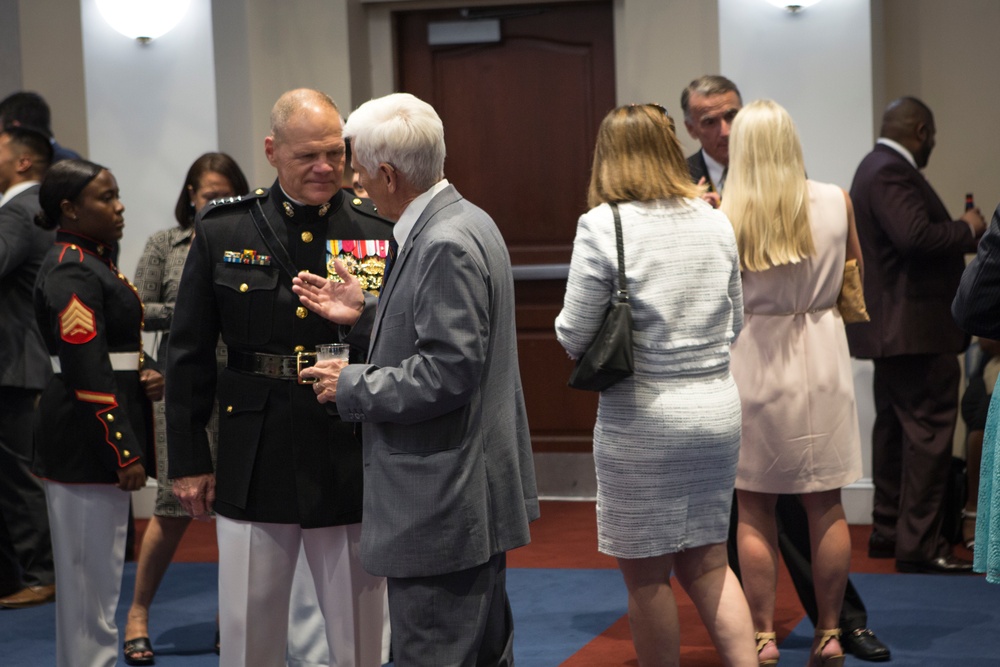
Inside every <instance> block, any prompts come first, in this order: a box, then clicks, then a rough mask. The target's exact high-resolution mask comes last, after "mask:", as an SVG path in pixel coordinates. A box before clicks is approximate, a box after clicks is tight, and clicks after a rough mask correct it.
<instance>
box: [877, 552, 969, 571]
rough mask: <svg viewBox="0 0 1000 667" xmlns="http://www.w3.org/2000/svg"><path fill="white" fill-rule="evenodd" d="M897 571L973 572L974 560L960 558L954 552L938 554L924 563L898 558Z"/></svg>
mask: <svg viewBox="0 0 1000 667" xmlns="http://www.w3.org/2000/svg"><path fill="white" fill-rule="evenodd" d="M896 571H897V572H919V573H923V574H969V573H971V572H972V561H968V560H965V559H964V558H959V557H958V556H955V555H953V554H948V555H947V556H938V557H937V558H933V559H931V560H929V561H926V562H923V563H920V562H913V561H906V560H897V561H896Z"/></svg>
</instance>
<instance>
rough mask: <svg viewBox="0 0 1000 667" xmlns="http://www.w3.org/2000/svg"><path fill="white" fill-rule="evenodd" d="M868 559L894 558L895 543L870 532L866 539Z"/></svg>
mask: <svg viewBox="0 0 1000 667" xmlns="http://www.w3.org/2000/svg"><path fill="white" fill-rule="evenodd" d="M868 557H869V558H895V557H896V543H895V542H893V541H892V540H890V539H888V538H885V537H882V536H881V535H879V534H878V533H876V532H875V531H872V534H871V537H869V538H868Z"/></svg>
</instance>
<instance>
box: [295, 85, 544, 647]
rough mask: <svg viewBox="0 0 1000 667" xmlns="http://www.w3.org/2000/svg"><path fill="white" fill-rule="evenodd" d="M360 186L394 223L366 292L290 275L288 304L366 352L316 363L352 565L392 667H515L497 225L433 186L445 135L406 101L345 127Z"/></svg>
mask: <svg viewBox="0 0 1000 667" xmlns="http://www.w3.org/2000/svg"><path fill="white" fill-rule="evenodd" d="M344 135H345V136H346V137H350V140H351V148H352V156H353V157H352V161H353V166H354V169H355V171H357V172H358V173H359V174H360V175H361V184H362V185H363V186H364V187H365V189H366V190H367V191H368V194H369V196H370V197H371V198H372V200H373V201H374V203H375V205H376V206H377V207H378V211H379V213H380V214H381V215H383V216H385V217H387V218H388V219H390V220H394V221H396V224H395V227H394V230H393V236H394V239H393V243H392V245H393V247H394V251H393V252H391V253H390V257H391V259H390V260H389V262H388V265H387V266H386V271H385V278H384V280H383V284H382V291H381V294H380V296H379V298H378V300H377V302H376V300H375V297H373V296H372V295H368V294H365V293H364V292H362V290H361V288H360V286H359V285H358V282H357V280H356V279H354V278H353V277H352V276H351V275H350V274H349V273H348V272H347V271H346V270H345V267H343V266H342V265H338V266H337V273H338V275H339V276H340V277H341V279H343V281H344V282H343V283H339V282H334V281H328V280H326V279H325V278H323V277H321V276H316V275H313V274H306V273H300V274H299V276H298V278H296V280H295V281H294V283H295V286H294V289H295V292H296V293H297V294H298V295H299V297H300V299H301V301H302V303H303V304H304V305H305V306H306V307H308V308H310V309H311V310H314V311H316V312H318V313H320V314H321V315H323V316H324V317H326V318H327V319H329V320H331V321H333V322H336V323H338V324H341V325H347V326H349V327H350V330H349V332H348V334H347V336H346V338H347V339H348V340H351V341H359V340H368V341H370V343H369V348H368V360H367V363H363V364H360V363H359V364H350V365H345V364H344V363H343V362H320V363H319V364H317V365H316V366H315V367H313V368H309V369H306V370H304V371H303V373H302V375H303V377H313V378H316V379H318V382H317V383H316V384H315V385H313V388H314V391H315V392H316V394H317V398H318V399H319V401H320V402H321V403H327V402H332V401H336V409H337V411H338V412H339V413H340V416H341V418H342V419H344V420H345V421H355V422H364V439H363V447H364V461H365V467H364V517H365V521H364V525H363V527H362V533H361V559H362V564H363V565H364V567H365V568H366V569H367V570H368V571H369V572H370V573H372V574H377V575H383V576H385V577H387V582H388V591H389V615H390V618H391V624H392V648H393V655H394V659H395V664H396V665H397V667H409V666H410V665H433V666H434V667H442V666H447V665H472V664H476V665H509V664H513V620H512V617H511V612H510V604H509V602H508V599H507V593H506V587H505V572H506V552H507V551H508V550H510V549H513V548H516V547H519V546H522V545H524V544H527V543H528V541H529V534H528V522H529V521H531V520H533V519H535V518H537V517H538V498H537V492H536V490H535V476H534V468H533V466H532V460H531V443H530V440H529V436H528V422H527V417H526V415H525V408H524V396H523V392H522V389H521V378H520V374H519V372H518V363H517V337H516V330H515V326H514V282H513V278H512V275H511V266H510V257H509V255H508V253H507V248H506V246H505V244H504V240H503V237H502V236H501V235H500V231H499V230H498V229H497V226H496V224H495V223H494V222H493V220H492V219H491V218H490V216H489V215H487V214H486V213H485V212H484V211H482V210H481V209H479V208H478V207H476V206H474V205H473V204H471V203H470V202H468V201H466V200H465V199H463V198H462V196H461V195H460V194H459V193H458V191H457V190H456V189H455V187H454V186H452V185H451V184H450V183H449V182H448V181H447V180H445V179H444V157H445V145H444V128H443V126H442V123H441V119H440V118H439V117H438V115H437V113H436V112H435V111H434V109H433V108H432V107H431V106H430V105H428V104H426V103H425V102H422V101H420V100H418V99H417V98H415V97H413V96H412V95H408V94H394V95H389V96H387V97H383V98H380V99H376V100H372V101H370V102H367V103H365V104H363V105H362V106H361V107H360V108H358V109H357V111H355V112H354V113H353V114H352V115H351V116H350V118H349V119H348V121H347V124H346V125H345V126H344Z"/></svg>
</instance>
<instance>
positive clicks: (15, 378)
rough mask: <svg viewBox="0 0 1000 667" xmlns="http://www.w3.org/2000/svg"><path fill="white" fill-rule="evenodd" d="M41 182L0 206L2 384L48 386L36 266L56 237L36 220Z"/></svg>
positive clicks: (0, 356) (0, 374)
mask: <svg viewBox="0 0 1000 667" xmlns="http://www.w3.org/2000/svg"><path fill="white" fill-rule="evenodd" d="M40 208H41V207H40V206H39V204H38V185H33V186H31V187H30V188H28V189H26V190H24V191H23V192H20V193H18V194H17V195H16V196H15V197H13V198H12V199H11V200H10V201H8V202H7V203H6V204H4V205H3V206H2V207H0V386H4V387H21V388H24V389H38V390H41V389H44V388H45V385H46V384H48V380H49V377H51V375H52V363H51V362H50V361H49V352H48V350H47V349H46V348H45V342H44V341H43V340H42V334H41V333H40V332H39V330H38V323H37V322H36V320H35V306H34V296H33V293H34V288H35V277H36V276H37V275H38V267H39V266H41V264H42V259H44V257H45V254H46V253H47V252H48V251H49V248H51V247H52V244H54V243H55V240H56V233H55V231H54V230H51V231H46V230H44V229H42V228H41V227H39V226H37V225H36V224H35V214H36V213H38V211H39V209H40Z"/></svg>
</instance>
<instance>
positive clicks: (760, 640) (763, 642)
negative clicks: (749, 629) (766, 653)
mask: <svg viewBox="0 0 1000 667" xmlns="http://www.w3.org/2000/svg"><path fill="white" fill-rule="evenodd" d="M753 638H754V639H756V640H757V655H758V656H760V652H761V651H763V650H764V647H765V646H767V645H768V644H769V643H771V642H774V645H775V646H777V645H778V635H776V634H775V633H773V632H755V633H754V635H753ZM757 664H759V665H767V667H774V666H775V665H777V664H778V659H777V658H769V659H767V660H761V659H760V658H759V657H758V659H757Z"/></svg>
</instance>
